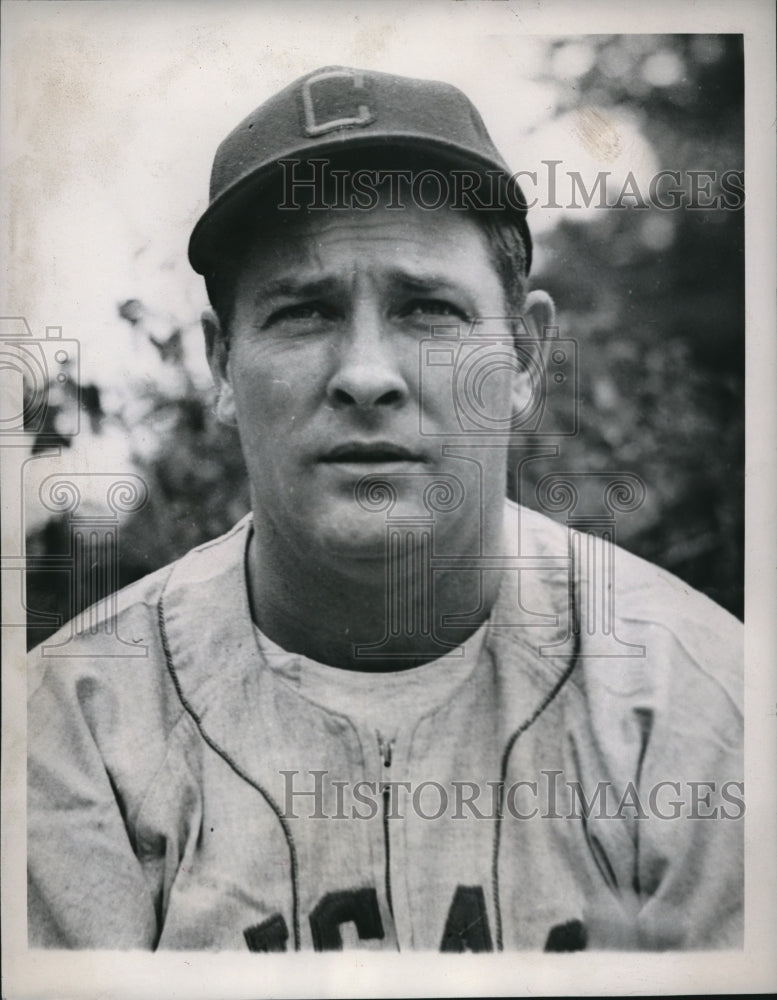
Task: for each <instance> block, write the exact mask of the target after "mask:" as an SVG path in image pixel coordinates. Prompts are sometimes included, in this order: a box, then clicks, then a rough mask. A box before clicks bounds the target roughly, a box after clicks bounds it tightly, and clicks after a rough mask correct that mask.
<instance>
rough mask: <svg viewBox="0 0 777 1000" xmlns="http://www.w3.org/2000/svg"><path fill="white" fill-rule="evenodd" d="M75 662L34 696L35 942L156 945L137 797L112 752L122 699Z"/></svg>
mask: <svg viewBox="0 0 777 1000" xmlns="http://www.w3.org/2000/svg"><path fill="white" fill-rule="evenodd" d="M97 662H98V663H99V657H98V658H97ZM102 662H103V664H104V663H105V660H103V661H102ZM78 663H81V661H80V660H79V661H77V662H76V664H70V663H67V661H65V662H64V663H63V662H62V661H61V660H60V661H59V663H58V664H55V665H54V666H53V667H49V668H48V669H47V670H46V671H45V673H44V676H43V680H42V682H41V683H40V684H38V685H37V687H36V689H35V690H34V691H33V693H32V695H31V697H30V701H29V714H28V720H29V721H28V763H27V778H28V797H27V824H28V866H27V869H28V936H29V945H30V947H56V948H101V947H105V948H144V949H148V948H152V947H153V946H154V944H155V941H156V937H157V933H158V932H157V919H156V914H155V907H154V892H153V889H152V886H151V885H150V884H149V882H148V881H147V879H146V876H145V874H144V871H143V868H142V866H141V863H140V862H139V861H138V858H137V857H136V855H135V852H134V849H133V843H132V835H131V827H130V826H129V825H128V814H129V813H130V812H131V810H132V809H133V808H134V805H133V803H132V802H131V801H130V800H129V799H128V798H127V797H126V796H124V795H123V794H122V793H121V792H120V791H119V787H120V782H119V780H118V778H117V775H116V774H115V772H114V773H112V768H111V765H110V763H109V761H108V760H107V759H106V753H105V744H107V745H108V746H109V747H111V746H112V747H115V746H116V745H120V744H121V743H122V733H121V725H120V721H119V720H120V709H119V705H118V699H117V696H116V693H115V692H114V691H112V690H111V687H110V685H109V684H105V683H103V682H102V681H101V678H100V676H99V672H98V671H97V670H96V669H94V668H93V667H89V666H88V665H87V666H79V665H77V664H78ZM35 669H36V668H35V664H34V663H33V670H35ZM131 749H132V748H131V746H129V745H128V746H126V748H125V751H126V754H127V755H129V754H131Z"/></svg>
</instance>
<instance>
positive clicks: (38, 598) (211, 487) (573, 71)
mask: <svg viewBox="0 0 777 1000" xmlns="http://www.w3.org/2000/svg"><path fill="white" fill-rule="evenodd" d="M543 73H544V74H545V76H546V78H547V79H548V80H552V81H553V82H554V84H555V86H556V88H557V99H556V107H555V110H554V117H555V119H556V121H558V122H565V121H572V122H573V123H575V122H576V123H577V125H576V128H577V129H578V131H582V132H583V133H584V136H583V137H584V138H585V136H586V135H588V136H589V137H590V136H593V137H594V139H595V140H598V143H599V146H600V147H601V145H602V143H603V142H604V143H605V145H606V143H607V142H611V143H612V142H615V143H616V144H617V134H616V133H611V131H608V128H609V126H608V122H610V121H612V120H617V116H618V115H623V114H624V113H626V114H628V115H629V116H631V118H632V119H633V120H634V121H635V122H636V123H637V125H638V128H639V131H640V132H641V134H642V136H644V138H645V139H646V140H647V141H648V143H649V144H650V147H652V151H653V153H654V156H655V159H656V161H657V163H658V168H659V169H666V170H672V171H678V172H680V174H681V177H682V183H681V184H680V185H679V186H680V187H684V188H685V190H686V194H687V193H688V188H689V183H690V182H689V177H690V176H691V175H690V174H689V171H691V172H692V171H695V170H704V171H707V170H709V171H712V170H714V171H717V174H718V179H717V180H713V181H712V182H708V181H706V180H705V181H703V182H702V183H703V184H708V183H711V188H710V191H711V194H710V195H706V194H705V195H704V196H703V198H702V204H704V203H706V202H708V201H709V199H710V197H714V196H715V195H718V194H720V180H719V178H720V175H721V174H722V173H723V172H725V171H742V170H743V169H744V162H743V155H744V153H743V140H744V63H743V48H742V39H741V36H724V35H715V36H703V35H695V36H684V35H660V36H651V35H629V36H601V37H599V36H585V37H582V38H570V39H564V38H556V39H548V40H547V46H546V53H545V66H544V69H543ZM545 155H546V156H547V157H548V158H552V157H553V156H554V151H553V148H552V147H551V148H549V149H548V150H547V152H546V154H545ZM529 169H533V168H529ZM586 186H587V187H588V188H589V189H590V186H591V185H590V179H588V183H587V185H586ZM705 190H706V189H705ZM643 194H644V196H645V200H646V204H644V205H640V204H639V198H624V199H623V207H619V208H613V207H602V208H596V209H594V210H593V211H586V212H580V213H577V216H578V217H576V215H575V213H572V212H567V213H565V214H564V216H563V218H562V220H561V222H560V223H559V224H558V225H555V226H553V227H551V228H549V229H548V230H547V231H545V232H540V233H539V234H538V236H537V244H538V252H537V260H538V269H537V270H538V273H537V276H536V284H537V285H538V286H540V287H543V288H546V289H547V290H548V291H549V292H550V293H551V295H552V296H553V298H554V300H555V302H556V304H557V308H558V309H559V331H560V336H561V337H562V338H573V339H574V340H576V341H577V344H578V354H579V396H578V400H577V405H578V407H579V430H578V432H577V434H576V435H575V436H573V437H567V438H547V437H543V438H539V437H538V438H536V439H534V440H532V439H531V438H524V439H523V440H522V442H521V446H520V447H518V446H516V448H515V450H514V454H513V458H514V461H513V463H512V470H513V472H512V474H511V478H510V490H511V492H512V493H513V494H514V495H515V494H518V495H519V499H520V500H521V502H523V503H525V504H526V505H528V506H533V507H537V506H538V505H539V504H538V499H537V493H536V485H537V483H538V481H539V480H540V479H541V478H542V476H543V475H545V474H547V473H549V472H554V473H560V472H565V471H573V472H592V471H604V472H631V473H634V474H636V475H638V476H639V477H640V478H641V479H642V480H643V482H644V483H645V487H646V498H645V502H644V503H643V504H642V505H641V507H640V508H639V509H638V510H636V511H634V512H633V513H631V514H627V515H622V516H621V517H620V518H619V520H618V525H617V531H618V536H617V540H618V542H619V544H622V545H624V547H626V548H628V549H630V550H631V551H633V552H636V553H637V554H638V555H641V556H643V557H644V558H646V559H649V560H651V561H652V562H655V563H657V564H658V565H660V566H663V567H665V568H666V569H668V570H670V571H672V572H673V573H676V574H677V575H678V576H679V577H680V578H682V579H683V580H685V581H686V582H687V583H689V584H690V585H691V586H693V587H695V588H697V589H699V590H701V591H703V592H705V593H707V594H708V595H709V596H710V597H712V598H713V599H714V600H715V601H717V602H718V603H719V604H721V605H723V606H724V607H726V608H727V609H728V610H729V611H731V612H732V613H733V614H735V615H738V616H739V617H742V615H743V603H744V598H743V590H744V558H743V550H744V350H745V326H744V323H745V320H744V212H743V211H741V210H730V209H727V208H726V207H723V206H721V207H718V208H709V207H708V208H692V207H689V206H688V204H687V200H686V204H685V205H684V206H683V207H677V208H674V209H671V210H668V211H667V210H662V209H661V208H658V207H656V206H655V205H654V204H651V203H650V202H649V199H647V193H646V192H643ZM616 195H617V193H616ZM566 196H568V192H567V195H566ZM578 198H579V195H578ZM613 200H614V198H613V197H612V196H610V197H609V198H608V202H609V204H612V202H613ZM531 221H532V214H531V212H530V214H529V222H530V224H531ZM140 291H141V292H142V290H140ZM117 309H118V310H119V314H120V316H121V317H122V319H123V320H124V321H125V322H126V323H127V324H128V325H129V326H130V327H131V328H132V330H133V331H134V333H135V335H136V336H137V337H138V343H140V342H141V341H142V342H143V343H144V345H145V348H146V349H147V350H150V351H151V352H152V354H153V355H154V357H155V358H156V362H157V364H158V370H159V372H160V373H162V375H160V377H159V378H158V379H156V380H150V381H146V382H145V383H144V386H143V388H142V389H140V390H138V392H137V393H136V398H135V400H134V402H133V404H132V405H131V406H127V405H125V406H124V407H123V408H120V409H114V410H113V412H111V413H110V414H106V413H104V412H103V407H102V405H101V388H102V387H100V386H98V385H86V386H82V387H81V388H82V392H81V399H80V405H81V407H82V408H83V409H84V412H85V413H86V414H87V415H88V417H89V421H90V426H91V432H92V434H93V435H94V439H95V440H99V438H100V436H101V435H105V434H108V433H109V432H110V431H111V429H112V430H113V431H114V432H116V431H117V430H118V431H120V432H121V433H125V434H127V435H128V439H129V441H130V442H131V444H130V448H131V458H132V462H133V465H134V466H135V468H136V469H137V470H138V471H139V473H140V474H141V475H142V476H143V477H144V479H145V480H146V482H147V484H148V486H149V492H150V500H149V502H148V503H147V504H146V506H145V507H144V508H143V509H142V510H140V511H139V512H137V513H136V514H134V515H132V516H130V517H129V518H128V519H127V521H126V522H125V523H124V524H122V527H121V553H120V561H119V566H120V580H119V582H120V584H122V585H124V584H126V583H129V582H131V581H132V580H134V579H136V578H138V577H139V576H141V575H143V574H145V573H147V572H149V571H151V570H153V569H155V568H157V567H159V566H162V565H164V564H165V563H167V562H169V561H171V560H172V559H174V558H176V557H177V556H179V555H181V554H182V553H184V552H185V551H186V550H187V549H189V548H191V547H192V546H193V545H195V544H198V543H199V542H201V541H204V540H206V539H208V538H212V537H214V536H215V535H217V534H219V533H221V532H222V531H225V530H227V529H228V528H229V527H231V525H232V524H233V523H234V522H235V521H236V520H237V518H238V517H240V516H241V515H242V514H243V513H244V512H246V511H247V510H248V509H249V503H248V491H247V483H246V478H245V474H244V471H243V464H242V459H241V456H240V452H239V446H238V441H237V435H236V432H235V431H234V430H233V429H231V428H225V427H222V426H220V425H219V424H218V423H217V422H216V420H215V416H214V414H213V407H212V398H211V397H210V396H209V394H208V393H207V392H204V391H203V388H202V384H201V381H198V379H197V378H195V377H193V376H192V372H191V364H190V360H189V351H188V349H187V344H189V343H191V342H192V339H193V338H195V337H198V336H199V334H198V333H197V330H196V327H197V320H196V317H194V316H189V317H183V318H173V317H159V316H154V314H153V313H152V312H151V310H150V309H149V308H148V307H147V306H146V305H145V304H144V303H143V301H142V300H140V299H131V300H128V301H124V302H121V303H117ZM72 405H75V403H74V401H73V400H72V399H71V400H57V401H54V402H53V403H52V405H51V406H50V412H51V421H50V422H53V423H54V424H56V420H57V414H58V410H62V409H66V408H67V406H72ZM569 405H570V404H569V398H568V397H566V398H561V397H559V398H555V397H554V398H553V399H552V400H551V403H550V412H549V413H548V415H547V417H548V422H547V423H546V425H545V426H546V427H548V428H550V429H552V427H553V425H554V421H557V422H558V425H559V426H561V424H562V423H563V421H564V419H565V417H564V413H565V412H567V411H568V408H569ZM562 411H563V412H562ZM49 437H50V435H49ZM548 443H555V444H558V445H559V453H558V455H557V456H556V457H551V456H549V455H547V445H548ZM60 444H61V446H62V447H63V448H67V446H68V444H69V442H68V440H67V438H66V436H63V439H62V441H61V442H60ZM533 445H536V446H537V447H538V448H540V450H542V449H543V448H544V451H545V455H544V457H543V456H540V457H538V458H535V459H533V460H531V461H528V462H525V463H523V465H520V463H521V459H523V458H525V457H526V455H527V454H528V453H529V451H530V450H531V447H532V446H533ZM519 466H520V470H521V471H520V474H517V472H516V470H517V469H518V468H519ZM558 516H560V517H561V519H562V520H563V516H564V515H563V514H562V515H558ZM67 546H68V529H67V525H66V524H65V523H64V521H62V520H57V519H56V518H52V519H51V520H49V521H47V522H46V523H45V524H37V525H36V526H35V528H34V529H33V530H32V531H31V532H30V534H29V537H28V547H29V551H30V552H31V553H33V554H34V555H38V556H40V555H64V554H66V553H67ZM54 580H55V575H54V574H52V572H51V571H46V570H45V569H39V570H34V571H31V572H30V573H28V582H27V599H28V607H29V608H30V610H31V612H33V613H34V612H48V613H53V614H57V615H59V616H60V617H61V618H62V620H65V619H66V618H67V617H68V614H69V613H70V612H71V611H72V610H73V607H72V605H71V598H72V595H71V594H70V593H68V587H66V586H63V584H62V578H61V576H57V582H56V583H54ZM51 631H53V628H52V627H50V626H35V625H31V627H30V628H29V641H30V644H32V643H36V642H39V641H41V640H42V639H44V638H45V637H46V636H47V635H48V634H49V633H50V632H51Z"/></svg>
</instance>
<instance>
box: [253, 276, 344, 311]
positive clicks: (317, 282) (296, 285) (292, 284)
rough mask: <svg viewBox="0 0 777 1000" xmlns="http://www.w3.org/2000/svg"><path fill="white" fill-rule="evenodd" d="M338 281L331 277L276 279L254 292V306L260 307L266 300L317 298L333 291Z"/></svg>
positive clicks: (260, 286) (261, 285)
mask: <svg viewBox="0 0 777 1000" xmlns="http://www.w3.org/2000/svg"><path fill="white" fill-rule="evenodd" d="M336 285H337V281H336V279H334V278H331V277H325V278H309V279H306V278H276V279H275V280H273V281H268V282H267V283H266V284H260V285H259V287H258V288H257V289H256V290H255V291H254V304H256V305H259V304H261V302H262V301H263V300H265V299H270V298H273V299H276V298H293V297H294V296H298V295H304V296H315V295H322V294H324V293H325V292H329V291H331V290H332V289H333V288H334V287H335V286H336Z"/></svg>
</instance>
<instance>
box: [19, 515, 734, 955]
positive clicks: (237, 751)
mask: <svg viewBox="0 0 777 1000" xmlns="http://www.w3.org/2000/svg"><path fill="white" fill-rule="evenodd" d="M507 520H508V531H507V534H506V542H505V552H506V556H509V558H506V560H505V562H504V564H503V566H502V568H501V570H500V572H501V574H502V577H501V585H500V591H499V596H498V599H497V602H496V604H495V606H494V608H493V609H492V611H491V614H490V616H489V619H488V621H487V623H486V624H485V625H484V626H483V627H482V628H481V629H480V630H478V632H477V633H475V635H474V636H473V637H472V639H471V640H470V641H469V642H468V643H467V644H466V645H465V647H463V648H462V649H458V650H452V651H451V652H450V653H449V654H448V655H446V656H444V657H442V658H441V659H439V660H436V661H434V662H432V663H427V664H425V665H423V666H421V667H417V668H414V669H412V670H409V671H404V672H397V673H395V674H388V675H373V674H370V673H368V672H364V673H354V672H351V671H343V670H338V669H336V668H332V667H327V666H324V665H322V664H316V663H313V662H312V661H309V660H306V659H305V658H304V657H300V656H297V655H295V654H290V653H285V652H284V651H283V650H280V649H279V648H278V647H277V646H275V645H274V644H273V643H271V642H270V641H269V640H267V639H266V638H265V637H263V636H261V635H260V634H258V633H257V630H256V629H255V627H254V625H253V623H252V621H251V615H250V611H249V603H248V591H247V583H246V575H245V559H246V546H247V542H248V539H249V537H250V519H249V518H246V519H244V520H243V521H242V522H241V523H240V524H238V525H237V526H236V527H235V528H234V529H233V530H232V531H231V532H230V533H229V534H227V535H225V536H224V537H222V538H220V539H217V540H216V541H214V542H211V543H209V544H207V545H203V546H201V547H199V548H197V549H195V550H193V551H192V552H190V553H189V554H188V555H186V556H185V557H184V558H182V559H181V560H179V561H178V562H176V563H175V564H173V565H172V566H171V567H167V568H165V569H163V570H160V571H158V572H156V573H154V574H152V575H151V576H149V577H147V578H145V579H144V580H141V581H140V582H138V583H136V584H134V585H132V586H131V587H129V588H127V589H126V590H124V591H123V592H122V593H121V594H120V596H119V598H118V611H117V613H116V614H111V615H105V616H103V617H102V619H101V620H100V621H99V624H98V625H97V626H96V627H94V628H87V627H86V626H85V624H84V623H85V622H86V621H88V620H90V619H83V620H82V625H83V626H84V627H83V628H82V631H81V633H80V634H73V635H71V632H70V627H66V629H65V630H63V631H62V632H61V633H59V634H58V635H57V636H55V637H53V638H52V639H51V640H49V642H48V643H46V644H44V645H43V646H42V647H39V648H38V649H37V650H36V651H35V652H34V654H33V659H32V667H31V698H30V714H29V769H28V772H29V782H30V788H29V806H28V822H29V896H28V902H29V940H30V945H31V946H36V945H38V946H53V947H73V948H88V947H112V948H132V947H139V948H147V949H155V948H186V949H249V950H253V951H282V950H289V951H290V950H293V949H298V948H302V949H310V948H315V949H317V950H326V949H338V948H347V947H361V948H384V949H394V950H396V949H400V950H401V949H420V948H423V949H433V950H443V951H451V950H452V951H464V950H470V951H488V950H497V949H537V950H542V949H545V950H579V949H582V948H586V947H588V948H596V947H604V946H607V947H623V948H651V949H665V948H697V947H726V946H738V945H741V933H742V927H741V919H742V896H743V873H742V865H743V847H742V828H743V814H744V791H743V785H742V716H741V684H742V632H741V626H740V625H739V623H738V622H736V620H735V619H733V618H732V617H731V616H730V615H728V614H727V613H726V612H725V611H723V610H722V609H720V608H718V607H717V606H716V605H714V604H713V603H712V602H711V601H709V600H707V599H706V598H705V597H703V596H701V595H700V594H698V593H695V592H693V591H691V590H690V589H689V588H688V587H687V586H686V585H685V584H683V583H682V582H681V581H679V580H678V579H676V578H675V577H673V576H671V575H670V574H667V573H664V572H662V571H660V570H658V569H657V568H656V567H654V566H651V565H649V564H648V563H645V562H643V561H642V560H640V559H637V558H636V557H634V556H631V555H629V554H628V553H626V552H624V551H623V550H621V549H606V552H607V554H608V557H612V558H613V559H614V563H613V564H612V565H611V570H612V579H611V583H612V587H611V589H610V590H608V588H607V587H606V586H604V587H602V585H601V578H600V577H599V576H596V574H595V572H594V570H593V569H592V564H590V565H589V564H587V565H586V566H585V567H583V568H582V569H581V567H580V566H576V565H574V564H573V563H572V562H571V554H572V553H573V552H574V551H575V548H574V546H570V543H569V537H568V532H567V531H566V529H565V528H564V527H562V526H559V525H557V524H555V523H553V522H551V521H549V520H548V519H546V518H544V517H542V516H541V515H539V514H535V513H533V512H530V511H528V510H526V509H524V508H519V507H516V506H515V505H513V504H508V508H507ZM603 551H605V550H603ZM594 577H596V578H594ZM602 600H603V601H604V602H605V603H607V607H608V608H609V611H610V612H611V614H610V613H609V612H608V614H605V615H602V614H601V610H602V608H601V606H600V605H597V601H602ZM608 602H609V603H608ZM602 622H603V623H604V627H602V628H600V627H598V624H597V623H599V624H601V623H602ZM119 642H123V643H125V644H128V645H126V646H125V648H126V649H128V650H129V651H130V653H131V654H132V655H121V652H120V649H121V647H120V646H119V645H118V643H119ZM57 646H58V647H59V648H57ZM130 647H131V648H130ZM117 650H118V652H117Z"/></svg>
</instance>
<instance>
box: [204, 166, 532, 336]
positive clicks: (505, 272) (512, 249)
mask: <svg viewBox="0 0 777 1000" xmlns="http://www.w3.org/2000/svg"><path fill="white" fill-rule="evenodd" d="M334 164H335V165H336V166H337V167H338V168H340V169H342V167H343V166H344V164H343V163H342V162H338V161H334ZM347 166H349V167H350V168H351V170H352V171H354V172H355V171H356V170H365V169H377V170H379V171H382V172H386V171H391V170H400V169H401V170H411V171H412V170H413V169H416V170H422V169H428V163H426V164H424V163H423V161H420V160H419V159H418V158H417V156H416V157H414V158H412V159H408V158H407V157H406V156H404V157H402V159H401V160H400V159H399V158H398V157H397V158H393V159H387V158H386V155H385V153H384V154H383V155H382V156H380V161H379V162H376V159H375V158H374V157H373V158H368V159H365V158H364V157H362V158H361V159H360V160H359V162H358V164H355V163H354V161H353V156H352V154H351V156H350V157H349V159H348V161H347ZM304 194H305V192H304V191H303V192H302V196H303V197H304ZM330 194H331V192H330ZM340 194H341V195H342V192H340ZM281 202H282V192H281V190H280V186H279V184H278V182H277V181H276V183H275V184H274V185H272V186H271V187H270V188H269V189H265V190H264V191H263V192H262V193H261V195H260V196H258V207H257V213H256V217H255V218H254V219H253V220H244V221H243V222H242V224H241V225H240V227H239V229H238V230H237V231H236V232H235V234H234V240H233V241H232V245H231V250H230V254H229V257H228V258H222V259H220V260H219V261H218V262H217V263H214V265H213V266H212V267H211V268H210V269H209V270H207V271H206V272H205V275H204V277H205V287H206V289H207V293H208V299H209V301H210V304H211V307H212V308H213V311H214V312H215V313H216V316H217V317H218V320H219V323H220V324H221V328H222V330H223V331H224V332H225V333H228V332H229V327H230V324H231V323H232V319H233V314H234V307H235V283H236V281H237V275H238V272H239V269H240V266H241V263H242V260H243V259H244V257H245V254H246V252H247V249H248V247H249V245H250V244H251V242H252V240H254V239H256V237H257V234H258V233H259V232H260V230H261V227H262V225H263V224H264V225H266V224H267V221H268V218H271V219H272V220H273V224H275V225H277V222H278V221H280V222H281V223H282V222H283V221H284V220H289V221H290V216H291V213H290V212H288V211H280V210H279V209H277V208H275V207H273V205H276V206H277V205H280V204H281ZM300 210H302V211H304V210H305V205H304V202H303V203H302V204H301V205H300ZM331 211H338V209H336V208H333V209H331ZM426 211H462V212H466V214H467V216H468V217H470V218H473V219H474V220H475V222H476V223H477V224H478V225H479V226H480V228H481V231H482V232H483V235H484V236H485V239H486V243H487V246H488V250H489V254H490V257H491V262H492V264H493V266H494V270H495V272H496V274H497V277H498V278H499V281H500V283H501V285H502V289H503V292H504V300H505V309H506V310H507V313H508V316H509V317H510V318H512V319H515V318H517V317H518V316H520V315H521V313H522V311H523V305H524V299H525V297H526V287H527V283H528V281H527V275H526V265H527V253H526V245H525V243H524V240H523V236H522V235H521V231H520V228H519V225H518V222H517V221H516V219H515V217H514V216H513V214H512V213H511V212H509V211H507V210H505V209H494V208H479V207H476V206H474V205H472V206H469V207H467V208H459V207H457V208H455V209H453V208H452V207H451V205H450V203H449V202H446V203H444V204H442V205H441V206H440V207H439V208H427V209H426Z"/></svg>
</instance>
